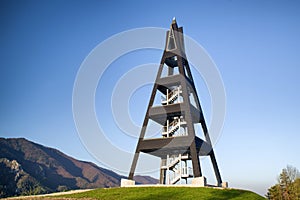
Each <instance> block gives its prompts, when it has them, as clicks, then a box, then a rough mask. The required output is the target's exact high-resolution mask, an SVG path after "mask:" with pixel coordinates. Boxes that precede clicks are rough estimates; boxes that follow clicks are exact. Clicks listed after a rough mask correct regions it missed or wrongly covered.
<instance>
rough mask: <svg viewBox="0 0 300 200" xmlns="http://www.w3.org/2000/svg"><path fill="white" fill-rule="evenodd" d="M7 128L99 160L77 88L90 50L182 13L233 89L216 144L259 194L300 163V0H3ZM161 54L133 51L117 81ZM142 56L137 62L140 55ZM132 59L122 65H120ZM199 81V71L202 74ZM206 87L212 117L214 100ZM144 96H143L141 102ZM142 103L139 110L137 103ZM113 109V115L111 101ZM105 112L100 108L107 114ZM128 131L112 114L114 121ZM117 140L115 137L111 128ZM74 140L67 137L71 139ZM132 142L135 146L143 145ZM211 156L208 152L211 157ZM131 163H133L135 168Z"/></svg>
mask: <svg viewBox="0 0 300 200" xmlns="http://www.w3.org/2000/svg"><path fill="white" fill-rule="evenodd" d="M0 4H1V5H0V25H1V32H0V33H1V37H0V44H1V45H0V58H1V67H0V94H1V98H0V136H1V137H25V138H28V139H30V140H33V141H35V142H38V143H41V144H44V145H46V146H51V147H55V148H58V149H60V150H61V151H63V152H64V153H66V154H68V155H71V156H73V157H75V158H78V159H82V160H88V161H93V162H96V163H97V164H99V165H101V163H99V162H97V161H96V160H95V159H94V158H93V157H92V156H91V155H89V153H88V152H87V150H86V149H85V147H84V146H83V144H82V143H81V141H80V139H79V137H78V134H77V132H76V127H75V124H74V121H73V115H72V91H73V84H74V81H75V78H76V74H77V71H78V70H79V67H80V65H81V63H82V62H83V60H84V59H85V57H86V56H87V55H88V54H89V53H90V52H91V50H92V49H93V48H95V47H96V46H97V45H98V44H99V43H100V42H102V41H104V40H105V39H107V38H109V37H110V36H113V35H114V34H117V33H119V32H122V31H126V30H128V29H132V28H142V27H162V28H168V27H169V25H170V23H171V20H172V18H173V17H174V16H176V19H177V22H178V24H179V26H183V27H184V33H185V34H187V35H188V36H190V37H192V38H193V39H195V40H196V41H197V42H198V43H199V44H201V45H202V46H203V47H204V48H205V49H206V51H207V52H208V53H209V54H210V56H211V57H212V59H213V60H214V62H215V63H216V65H217V66H218V69H219V71H220V74H221V76H222V79H223V82H224V86H225V89H226V97H227V99H226V100H227V104H226V119H225V123H224V128H223V131H222V136H221V138H220V140H219V141H218V143H217V144H216V146H215V151H216V156H217V161H218V163H219V167H220V169H221V174H222V177H223V179H224V180H226V181H228V182H229V184H230V186H231V187H238V188H245V189H251V190H254V191H256V192H258V193H260V194H264V193H265V192H266V188H268V187H269V186H271V185H272V184H274V183H275V181H276V176H277V175H278V174H279V173H280V171H281V169H282V168H284V167H285V166H286V165H287V164H291V165H293V166H295V167H297V168H298V169H300V160H299V156H298V154H299V152H300V146H299V144H298V143H299V141H300V140H299V139H300V135H299V128H298V125H299V122H300V112H299V111H300V94H299V91H300V79H299V75H300V60H299V52H300V39H299V35H300V13H299V8H300V4H299V2H297V1H185V2H182V1H172V3H170V2H169V1H165V2H163V1H151V2H150V1H106V2H104V1H1V3H0ZM161 55H162V53H161V52H159V51H150V50H145V51H141V52H135V53H132V54H128V55H125V56H123V57H122V58H120V59H119V60H117V61H116V62H115V63H113V66H112V67H111V68H110V70H111V71H108V72H107V75H108V76H114V75H115V77H114V79H110V78H107V79H104V81H105V80H106V81H107V82H104V83H101V82H100V85H99V86H98V90H97V94H96V108H97V109H98V110H99V112H101V109H100V106H99V105H100V103H99V102H101V99H102V97H101V94H100V92H99V90H100V89H101V86H102V85H101V84H108V83H110V82H109V81H110V80H117V77H121V76H122V73H126V71H129V70H130V69H132V68H133V67H134V66H137V65H140V64H144V63H150V62H151V63H156V62H157V63H158V62H160V58H161ZM137 57H138V59H137V60H136V61H133V60H134V59H136V58H137ZM121 65H124V66H123V67H122V69H121V70H120V68H118V66H121ZM195 80H196V84H197V87H198V89H199V88H202V86H203V83H202V82H201V77H200V76H197V75H196V76H195ZM150 91H151V86H146V87H143V88H141V89H140V90H138V91H137V93H136V94H135V95H134V96H133V99H132V100H131V103H130V106H129V109H130V110H129V112H130V114H131V115H132V118H133V120H134V121H135V122H136V123H137V124H139V123H140V124H141V122H142V119H143V118H144V113H145V109H146V108H145V107H146V106H147V104H148V96H147V95H148V94H149V92H150ZM203 91H204V92H202V90H201V91H199V90H198V93H199V95H200V98H201V102H202V107H203V110H204V112H205V114H206V118H207V120H208V123H209V118H210V109H211V105H210V102H209V94H208V93H207V91H205V89H204V90H203ZM135 99H136V100H135ZM132 102H134V103H135V102H137V103H136V106H137V111H136V112H135V110H134V109H133V108H132V107H133V105H132V104H133V103H132ZM106 109H107V110H105V112H107V113H105V116H106V115H108V116H111V113H110V112H111V111H110V109H109V108H106ZM101 114H102V113H98V117H99V119H101V116H103V115H101ZM110 125H111V130H108V131H112V132H114V134H118V133H120V134H122V133H121V131H120V130H119V132H118V130H117V129H115V128H114V127H115V125H114V124H113V122H112V121H110V120H108V123H107V127H108V129H109V127H110ZM112 139H114V136H112ZM66 141H68V142H66ZM116 143H117V145H123V146H124V145H125V146H126V145H127V146H128V147H125V148H127V149H129V150H131V149H134V148H135V146H134V145H132V144H135V143H134V141H132V144H124V143H122V141H118V142H116ZM205 162H207V160H204V161H203V163H205ZM128 170H129V168H128Z"/></svg>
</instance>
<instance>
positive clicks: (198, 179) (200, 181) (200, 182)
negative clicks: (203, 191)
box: [192, 176, 207, 187]
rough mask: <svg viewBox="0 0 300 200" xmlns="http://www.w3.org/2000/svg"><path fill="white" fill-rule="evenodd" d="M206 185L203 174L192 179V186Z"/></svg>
mask: <svg viewBox="0 0 300 200" xmlns="http://www.w3.org/2000/svg"><path fill="white" fill-rule="evenodd" d="M206 185H207V183H206V178H205V177H204V176H201V177H196V178H193V179H192V186H198V187H205V186H206Z"/></svg>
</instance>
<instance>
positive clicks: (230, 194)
mask: <svg viewBox="0 0 300 200" xmlns="http://www.w3.org/2000/svg"><path fill="white" fill-rule="evenodd" d="M61 197H66V198H93V199H101V200H105V199H127V200H128V199H151V200H152V199H188V200H190V199H205V200H223V199H224V200H225V199H226V200H227V199H234V200H239V199H249V200H254V199H255V200H256V199H257V200H260V199H264V198H263V197H261V196H259V195H257V194H255V193H253V192H250V191H245V190H236V189H224V190H221V189H213V188H187V187H173V188H172V187H138V188H111V189H96V190H92V191H88V192H83V193H77V194H70V195H64V196H61Z"/></svg>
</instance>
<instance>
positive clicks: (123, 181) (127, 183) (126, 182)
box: [121, 178, 135, 187]
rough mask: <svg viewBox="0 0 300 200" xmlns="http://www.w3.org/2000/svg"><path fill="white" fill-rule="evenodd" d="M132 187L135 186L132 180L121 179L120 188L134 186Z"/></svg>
mask: <svg viewBox="0 0 300 200" xmlns="http://www.w3.org/2000/svg"><path fill="white" fill-rule="evenodd" d="M134 185H135V181H133V180H129V179H125V178H122V179H121V187H130V186H134Z"/></svg>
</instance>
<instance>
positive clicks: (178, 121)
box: [162, 118, 186, 137]
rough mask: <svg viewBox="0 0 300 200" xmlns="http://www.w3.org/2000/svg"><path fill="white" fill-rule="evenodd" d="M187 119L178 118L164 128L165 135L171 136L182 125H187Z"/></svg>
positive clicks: (163, 133)
mask: <svg viewBox="0 0 300 200" xmlns="http://www.w3.org/2000/svg"><path fill="white" fill-rule="evenodd" d="M185 124H186V121H184V120H183V119H179V118H176V119H174V121H172V122H171V123H170V124H169V125H168V126H167V127H164V128H163V131H162V135H163V136H165V137H171V136H173V135H174V133H175V132H176V131H177V130H178V129H179V128H180V126H181V125H185Z"/></svg>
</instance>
